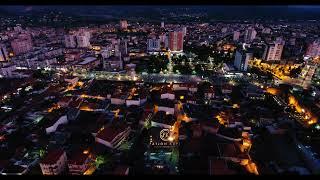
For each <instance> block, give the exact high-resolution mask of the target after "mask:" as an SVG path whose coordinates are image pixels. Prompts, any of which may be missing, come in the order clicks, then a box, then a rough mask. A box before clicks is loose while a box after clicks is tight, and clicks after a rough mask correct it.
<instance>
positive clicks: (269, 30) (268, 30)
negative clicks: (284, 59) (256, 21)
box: [262, 28, 271, 34]
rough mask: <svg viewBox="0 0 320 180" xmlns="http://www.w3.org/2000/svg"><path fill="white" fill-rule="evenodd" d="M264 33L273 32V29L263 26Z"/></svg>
mask: <svg viewBox="0 0 320 180" xmlns="http://www.w3.org/2000/svg"><path fill="white" fill-rule="evenodd" d="M262 33H263V34H270V33H271V29H270V28H263V30H262Z"/></svg>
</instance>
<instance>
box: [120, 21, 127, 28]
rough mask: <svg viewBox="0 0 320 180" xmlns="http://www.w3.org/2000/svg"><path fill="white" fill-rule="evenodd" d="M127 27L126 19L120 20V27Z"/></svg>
mask: <svg viewBox="0 0 320 180" xmlns="http://www.w3.org/2000/svg"><path fill="white" fill-rule="evenodd" d="M127 28H128V22H127V21H126V20H121V21H120V29H127Z"/></svg>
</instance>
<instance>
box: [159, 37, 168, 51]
mask: <svg viewBox="0 0 320 180" xmlns="http://www.w3.org/2000/svg"><path fill="white" fill-rule="evenodd" d="M159 40H160V46H161V48H167V47H168V36H167V35H165V34H161V35H159Z"/></svg>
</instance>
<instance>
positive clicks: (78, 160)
mask: <svg viewBox="0 0 320 180" xmlns="http://www.w3.org/2000/svg"><path fill="white" fill-rule="evenodd" d="M88 157H89V154H83V153H82V152H77V153H75V154H73V155H72V156H71V158H70V159H68V164H75V165H82V164H84V163H85V161H86V160H87V159H88Z"/></svg>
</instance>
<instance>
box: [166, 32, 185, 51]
mask: <svg viewBox="0 0 320 180" xmlns="http://www.w3.org/2000/svg"><path fill="white" fill-rule="evenodd" d="M169 49H170V50H171V51H183V32H182V31H172V32H169Z"/></svg>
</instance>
